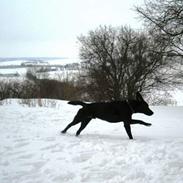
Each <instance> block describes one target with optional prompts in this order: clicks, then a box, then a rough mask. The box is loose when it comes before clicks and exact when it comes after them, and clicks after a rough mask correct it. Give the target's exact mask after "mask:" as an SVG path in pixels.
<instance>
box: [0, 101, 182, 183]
mask: <svg viewBox="0 0 183 183" xmlns="http://www.w3.org/2000/svg"><path fill="white" fill-rule="evenodd" d="M43 103H45V105H44V106H46V107H28V106H26V105H24V106H23V105H20V104H18V102H17V100H11V101H10V102H8V101H6V102H5V104H4V105H1V106H0V119H1V122H0V139H1V145H0V182H1V183H53V182H54V183H82V182H83V183H182V180H183V154H182V152H183V133H182V132H183V123H182V119H183V113H182V111H183V107H152V110H153V111H154V113H155V114H154V115H153V116H151V117H147V116H144V115H140V114H135V115H133V118H136V119H142V120H144V121H147V122H151V123H152V126H151V127H144V126H140V125H134V126H132V133H133V136H134V138H135V139H134V140H129V139H128V137H127V135H126V132H125V130H124V128H123V124H122V123H117V124H110V123H106V122H104V121H101V120H98V119H96V120H93V121H92V122H91V123H90V124H89V125H88V126H87V128H86V129H85V130H84V131H83V132H82V133H81V136H79V137H75V132H76V130H77V129H78V128H79V126H78V125H77V126H75V127H73V128H71V129H70V130H69V131H68V133H67V134H65V135H63V134H60V131H61V130H62V129H63V128H64V127H65V126H66V125H67V124H68V123H69V122H70V121H71V120H72V118H73V117H74V115H75V113H76V112H77V110H78V109H79V107H78V106H71V105H68V104H67V102H66V101H53V100H49V101H47V102H45V101H43Z"/></svg>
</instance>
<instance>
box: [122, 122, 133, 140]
mask: <svg viewBox="0 0 183 183" xmlns="http://www.w3.org/2000/svg"><path fill="white" fill-rule="evenodd" d="M124 127H125V130H126V133H127V134H128V137H129V139H133V136H132V132H131V127H130V123H129V122H125V123H124Z"/></svg>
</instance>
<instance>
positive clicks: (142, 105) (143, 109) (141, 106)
mask: <svg viewBox="0 0 183 183" xmlns="http://www.w3.org/2000/svg"><path fill="white" fill-rule="evenodd" d="M136 100H137V105H136V107H135V109H136V111H137V112H139V113H143V114H146V115H148V116H151V115H153V111H152V110H151V109H150V108H149V105H148V104H147V102H146V101H145V100H144V99H143V98H142V95H141V94H140V93H139V92H137V93H136Z"/></svg>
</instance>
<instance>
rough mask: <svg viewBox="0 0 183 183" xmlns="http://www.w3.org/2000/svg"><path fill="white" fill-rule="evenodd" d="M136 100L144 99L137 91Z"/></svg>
mask: <svg viewBox="0 0 183 183" xmlns="http://www.w3.org/2000/svg"><path fill="white" fill-rule="evenodd" d="M136 100H138V101H144V99H143V98H142V95H141V94H140V93H139V92H137V93H136Z"/></svg>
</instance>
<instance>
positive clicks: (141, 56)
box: [79, 26, 169, 100]
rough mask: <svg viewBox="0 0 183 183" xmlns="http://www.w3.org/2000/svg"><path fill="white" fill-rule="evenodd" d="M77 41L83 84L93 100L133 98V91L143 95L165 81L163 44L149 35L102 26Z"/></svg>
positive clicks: (123, 28) (122, 28) (165, 69)
mask: <svg viewBox="0 0 183 183" xmlns="http://www.w3.org/2000/svg"><path fill="white" fill-rule="evenodd" d="M79 41H80V43H81V48H80V57H81V59H82V60H84V61H85V62H86V63H87V67H86V80H87V81H86V82H85V85H86V87H87V89H88V90H87V91H88V93H89V95H90V97H92V99H93V100H120V99H122V98H133V97H134V94H135V93H136V91H143V92H145V91H146V92H147V91H149V90H150V89H152V88H154V87H157V86H159V85H160V84H161V85H162V84H165V81H166V82H167V83H168V81H169V80H168V78H167V74H166V72H167V70H168V69H167V68H168V67H167V66H168V62H165V56H164V54H163V53H164V50H165V49H166V45H165V44H164V42H163V41H157V40H155V39H153V38H152V37H151V35H149V34H146V33H139V32H135V31H133V30H132V29H130V28H127V27H118V28H114V27H107V26H105V27H99V28H98V29H96V30H95V31H90V32H89V33H88V35H87V36H80V37H79ZM157 49H158V52H156V51H154V50H157ZM165 78H166V79H165Z"/></svg>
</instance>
